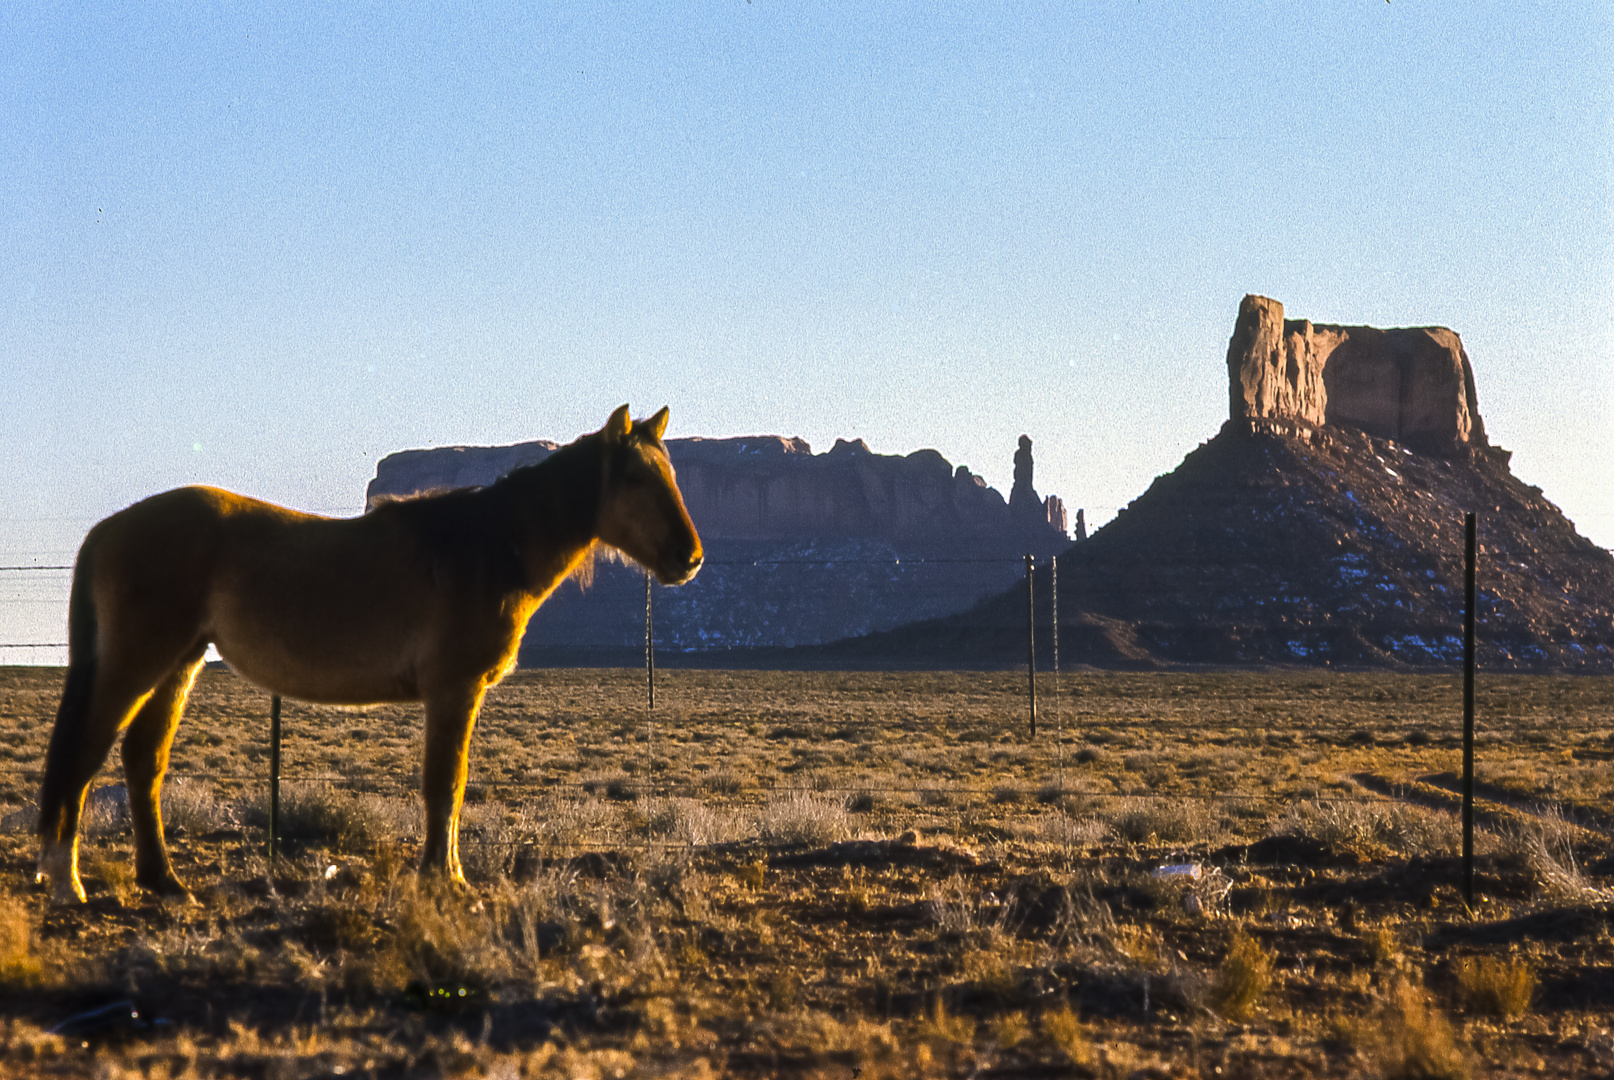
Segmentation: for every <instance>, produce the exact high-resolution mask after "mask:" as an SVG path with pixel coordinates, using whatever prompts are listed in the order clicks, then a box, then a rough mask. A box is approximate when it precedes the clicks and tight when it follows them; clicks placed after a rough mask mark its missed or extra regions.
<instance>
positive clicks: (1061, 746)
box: [1048, 555, 1065, 791]
mask: <svg viewBox="0 0 1614 1080" xmlns="http://www.w3.org/2000/svg"><path fill="white" fill-rule="evenodd" d="M1048 600H1049V602H1050V603H1051V604H1053V608H1054V611H1053V619H1052V622H1053V624H1054V729H1055V730H1054V740H1055V741H1054V745H1055V746H1056V747H1057V751H1056V760H1057V761H1058V762H1059V790H1060V791H1064V790H1065V710H1064V706H1063V704H1062V703H1061V702H1060V700H1059V556H1058V555H1055V556H1053V557H1052V558H1050V559H1049V560H1048Z"/></svg>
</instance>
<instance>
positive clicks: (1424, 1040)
mask: <svg viewBox="0 0 1614 1080" xmlns="http://www.w3.org/2000/svg"><path fill="white" fill-rule="evenodd" d="M1356 1035H1357V1037H1358V1041H1359V1043H1360V1045H1361V1046H1362V1049H1363V1050H1364V1051H1365V1053H1366V1055H1367V1057H1368V1059H1369V1060H1370V1061H1372V1062H1373V1063H1374V1064H1376V1065H1377V1066H1378V1068H1379V1071H1380V1072H1381V1073H1382V1074H1383V1076H1384V1077H1385V1080H1466V1077H1467V1076H1468V1075H1469V1062H1468V1055H1466V1054H1465V1053H1464V1052H1463V1049H1462V1047H1460V1046H1459V1045H1458V1043H1457V1035H1456V1032H1454V1031H1453V1030H1452V1026H1451V1021H1449V1020H1447V1019H1446V1016H1445V1014H1444V1013H1442V1012H1441V1011H1440V1010H1439V1009H1437V1008H1435V1007H1434V1005H1433V1004H1431V1003H1430V1001H1429V996H1428V995H1427V994H1426V993H1425V992H1424V991H1423V990H1422V989H1421V988H1419V987H1415V986H1413V985H1412V984H1411V983H1409V982H1407V981H1405V980H1401V981H1398V982H1397V983H1396V984H1395V985H1394V986H1393V987H1391V989H1390V991H1389V995H1388V1000H1386V1001H1385V1003H1384V1005H1383V1006H1382V1007H1381V1008H1380V1010H1379V1011H1378V1014H1377V1015H1376V1016H1374V1017H1373V1018H1372V1019H1371V1020H1370V1021H1368V1022H1366V1023H1363V1024H1362V1025H1360V1027H1358V1028H1357V1029H1356Z"/></svg>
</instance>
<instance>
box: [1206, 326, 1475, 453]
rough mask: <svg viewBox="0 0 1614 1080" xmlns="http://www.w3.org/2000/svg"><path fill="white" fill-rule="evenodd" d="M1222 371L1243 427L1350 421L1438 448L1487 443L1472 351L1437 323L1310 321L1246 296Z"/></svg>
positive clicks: (1443, 450) (1310, 426)
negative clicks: (1396, 325)
mask: <svg viewBox="0 0 1614 1080" xmlns="http://www.w3.org/2000/svg"><path fill="white" fill-rule="evenodd" d="M1227 373H1228V396H1229V399H1230V401H1229V406H1230V407H1229V418H1230V420H1232V421H1233V422H1234V423H1235V424H1242V425H1243V426H1245V428H1246V429H1247V430H1252V431H1253V430H1261V429H1272V428H1299V429H1303V430H1304V429H1317V428H1322V427H1326V426H1329V425H1348V426H1350V427H1355V428H1360V429H1361V430H1362V431H1365V432H1367V433H1368V434H1369V435H1375V436H1378V437H1380V438H1385V439H1394V440H1396V441H1397V442H1402V443H1406V444H1407V445H1409V446H1413V447H1417V448H1419V449H1423V450H1428V451H1435V452H1441V453H1450V452H1452V451H1454V450H1457V449H1459V448H1462V447H1465V446H1472V447H1483V446H1486V445H1488V444H1487V442H1486V439H1485V425H1484V422H1483V421H1482V420H1481V419H1480V414H1479V406H1478V402H1477V400H1476V397H1475V394H1474V371H1473V368H1472V367H1470V366H1469V362H1468V354H1467V353H1465V352H1464V351H1463V342H1462V339H1461V338H1459V337H1458V336H1457V335H1456V333H1454V332H1453V331H1451V330H1448V329H1446V328H1445V327H1443V326H1423V327H1409V328H1404V329H1393V330H1380V329H1378V328H1377V327H1372V326H1324V325H1314V324H1312V323H1311V322H1308V321H1306V320H1304V319H1287V320H1286V319H1285V318H1284V317H1283V305H1282V304H1280V303H1278V301H1276V300H1272V299H1269V298H1267V297H1265V296H1253V295H1252V296H1246V297H1245V298H1244V302H1243V303H1242V304H1240V305H1239V317H1238V322H1237V323H1235V324H1234V326H1233V336H1232V338H1231V339H1230V340H1229V341H1228V343H1227Z"/></svg>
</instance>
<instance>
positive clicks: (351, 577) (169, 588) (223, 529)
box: [39, 405, 702, 902]
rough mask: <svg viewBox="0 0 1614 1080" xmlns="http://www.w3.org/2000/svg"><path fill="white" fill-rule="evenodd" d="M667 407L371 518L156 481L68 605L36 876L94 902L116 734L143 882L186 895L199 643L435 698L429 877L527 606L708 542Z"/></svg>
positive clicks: (428, 700) (288, 671)
mask: <svg viewBox="0 0 1614 1080" xmlns="http://www.w3.org/2000/svg"><path fill="white" fill-rule="evenodd" d="M666 427H667V410H666V409H662V410H661V411H660V412H658V413H657V414H656V415H655V416H653V417H651V418H650V419H648V420H641V421H639V422H638V423H633V422H631V421H630V420H629V419H628V407H627V406H626V405H624V406H622V407H621V408H620V409H618V410H616V412H614V413H612V414H611V418H610V420H608V421H607V422H606V425H605V427H604V428H602V429H600V430H599V431H597V432H594V433H593V434H591V435H585V436H583V437H582V438H580V439H578V440H577V441H576V442H574V443H572V444H571V445H570V446H566V447H562V448H561V449H559V450H557V451H555V452H554V453H553V454H551V455H550V456H549V457H548V458H546V459H545V460H543V461H541V462H539V463H538V464H536V465H529V466H527V467H525V468H521V469H516V470H515V471H513V472H511V473H510V474H509V475H507V476H505V477H504V478H503V479H501V480H499V481H498V482H497V483H495V484H493V485H491V486H489V487H486V488H477V489H468V490H461V491H450V492H447V493H444V494H441V495H434V496H429V497H423V498H419V499H411V500H404V501H399V502H393V503H387V504H384V505H382V506H380V507H377V508H376V509H374V510H372V511H371V512H370V513H368V514H365V515H364V516H363V517H358V518H349V519H333V518H325V517H317V516H315V515H312V514H303V513H298V512H297V511H294V510H287V509H283V508H282V507H279V506H273V505H271V504H269V503H264V502H259V501H257V500H255V499H249V498H246V497H244V496H241V495H233V494H231V493H229V492H227V491H220V490H218V489H216V488H205V487H188V488H179V489H177V490H175V491H169V492H166V493H164V494H162V495H155V496H153V497H151V498H149V499H146V500H144V501H143V502H139V503H136V504H135V505H133V506H131V507H129V508H127V509H125V510H121V511H119V512H118V513H116V514H113V515H112V516H111V517H109V518H107V519H106V520H105V521H102V522H101V523H99V524H98V525H96V526H95V527H94V528H93V529H91V530H90V533H89V535H88V536H87V537H86V538H85V540H84V544H83V546H82V547H81V548H80V549H79V555H78V562H77V565H76V566H75V567H74V570H73V590H72V596H71V599H70V601H69V606H68V624H69V629H68V641H69V647H68V648H69V651H68V668H67V681H66V686H65V688H64V690H63V692H62V702H61V706H60V708H59V709H58V711H57V714H56V727H55V730H54V731H53V732H52V733H51V739H50V749H49V751H48V752H47V754H46V756H45V776H44V782H43V784H42V786H41V788H40V793H39V833H40V854H39V874H40V879H41V880H43V879H45V878H46V877H48V878H49V879H50V881H51V887H52V892H53V895H54V897H55V898H56V899H57V900H58V901H64V902H65V901H70V900H73V899H77V900H80V901H82V900H83V899H84V888H83V886H82V885H81V884H80V883H79V877H78V827H79V816H80V814H81V813H82V811H83V808H84V797H85V794H86V792H87V791H88V789H89V784H90V781H91V779H92V778H93V777H94V776H95V773H96V771H97V770H98V769H100V767H101V763H102V762H103V761H105V760H106V755H107V753H108V752H109V751H110V750H111V748H112V743H113V740H114V739H115V738H116V736H117V734H118V732H119V731H122V730H124V729H127V732H128V733H127V734H126V735H125V736H124V739H123V769H124V775H125V777H126V778H127V780H128V792H129V816H130V820H131V824H132V825H133V827H134V838H135V879H136V881H138V882H139V884H140V885H142V886H143V887H145V888H147V889H150V890H152V891H154V892H157V893H160V894H167V895H175V896H187V895H189V894H188V892H187V890H186V889H185V886H184V885H183V884H182V883H181V882H180V880H179V878H178V877H176V876H175V874H174V868H173V865H172V864H171V863H170V862H169V859H168V850H167V848H166V847H165V846H164V843H163V829H162V810H161V806H160V802H159V795H160V792H161V789H162V781H163V773H164V772H165V771H166V770H167V768H168V751H169V747H170V745H171V744H172V743H173V740H174V732H175V730H176V729H177V728H178V726H179V718H180V713H181V711H182V710H183V709H184V707H185V697H186V694H187V693H188V692H189V691H190V687H191V682H192V681H193V680H194V679H195V678H196V673H197V671H198V670H199V669H200V668H201V666H202V656H203V653H204V652H205V651H206V650H207V646H208V644H209V643H212V644H213V645H215V646H217V648H218V651H219V654H220V655H221V656H223V657H224V659H226V660H227V661H229V663H230V665H231V666H232V667H234V668H235V670H236V671H238V672H240V673H241V674H242V675H243V676H245V677H246V678H248V679H250V680H251V681H253V682H255V683H257V684H258V685H260V686H262V687H264V688H265V689H266V690H269V691H271V692H273V693H277V694H284V695H286V696H288V697H295V698H301V699H303V700H306V701H315V702H326V703H331V704H343V705H359V704H369V703H374V702H382V701H421V702H424V703H425V708H426V747H425V762H424V772H423V784H422V787H423V794H424V796H425V802H426V844H425V848H424V850H423V852H422V858H421V863H422V867H423V869H425V870H429V871H437V872H440V873H444V874H447V875H448V876H449V877H450V878H452V879H454V880H456V881H464V875H463V873H462V871H461V869H460V859H459V815H460V804H461V802H462V800H463V799H464V795H465V775H466V755H467V752H468V750H469V746H470V739H471V728H472V726H473V725H474V724H475V722H476V714H477V710H478V709H479V708H480V707H481V704H482V696H483V695H484V694H485V693H486V692H487V689H488V687H490V686H492V685H493V684H494V683H496V682H498V681H499V679H500V678H502V677H503V676H504V674H505V673H506V672H508V671H509V670H510V668H511V667H513V666H514V664H515V659H516V649H517V646H518V645H519V644H520V642H521V634H522V631H523V630H524V629H525V628H526V625H527V619H528V618H529V617H530V616H531V615H532V613H533V612H534V611H535V610H536V609H537V608H538V605H539V604H541V603H543V601H544V599H545V597H547V596H548V595H549V594H550V593H551V592H553V591H554V589H555V587H556V586H557V585H558V584H559V583H560V582H561V581H562V580H563V579H564V578H565V577H566V576H567V575H569V574H571V573H572V572H573V571H575V570H578V569H579V568H582V567H586V566H587V565H590V564H589V563H588V562H587V561H586V560H589V559H591V558H592V556H593V555H594V554H595V552H596V550H597V547H598V546H599V545H604V546H607V547H610V548H614V549H616V550H617V551H619V552H621V553H623V554H624V555H626V556H628V557H629V558H631V559H633V560H635V561H636V562H639V563H641V564H642V565H644V566H645V567H646V568H648V569H649V570H650V571H651V572H652V573H654V574H655V575H656V577H657V578H659V579H660V580H661V581H662V582H664V583H665V584H668V585H680V584H683V583H684V582H686V581H688V580H689V579H690V578H692V577H694V576H695V572H696V571H697V570H699V569H700V565H701V559H702V554H701V541H700V537H699V536H697V535H696V533H695V527H694V525H693V524H692V523H691V522H690V520H689V514H688V512H687V511H686V510H685V509H684V500H683V496H682V495H681V494H680V493H679V491H678V485H677V482H676V481H675V480H674V478H673V470H672V465H671V464H670V463H669V462H668V460H667V451H666V447H665V446H663V445H662V442H661V436H662V433H663V432H664V431H665V430H666Z"/></svg>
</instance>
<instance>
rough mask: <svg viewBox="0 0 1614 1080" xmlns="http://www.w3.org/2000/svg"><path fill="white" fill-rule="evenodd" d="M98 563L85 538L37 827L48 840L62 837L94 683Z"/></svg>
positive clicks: (69, 614) (71, 601) (75, 567)
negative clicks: (94, 580) (94, 584)
mask: <svg viewBox="0 0 1614 1080" xmlns="http://www.w3.org/2000/svg"><path fill="white" fill-rule="evenodd" d="M94 563H95V556H94V548H93V546H92V543H91V541H89V540H86V541H85V543H84V546H83V547H82V548H80V549H79V553H78V561H77V562H76V563H74V565H73V589H72V592H71V594H69V597H68V601H67V682H66V684H65V685H64V686H63V688H62V703H61V704H60V705H59V706H58V707H57V709H56V726H55V728H54V729H52V731H51V734H50V747H49V749H47V750H46V751H45V776H44V779H43V780H42V781H41V783H40V787H39V833H40V836H41V837H42V838H44V839H46V840H56V839H59V837H58V835H57V833H58V832H59V831H60V829H61V826H62V820H63V817H64V811H65V809H66V806H65V803H66V801H67V799H68V797H69V795H70V794H71V792H72V787H73V773H74V771H75V770H74V764H75V752H76V750H77V749H78V744H79V740H80V739H81V738H82V737H83V730H84V722H85V718H86V716H87V715H88V713H89V708H90V692H91V690H92V689H93V688H94V686H95V669H96V665H97V663H98V662H99V655H98V654H99V652H100V643H99V641H98V640H97V639H98V638H99V636H100V635H99V620H98V619H97V617H96V613H95V598H94V596H93V595H92V589H91V585H90V579H91V577H92V576H93V571H94Z"/></svg>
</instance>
